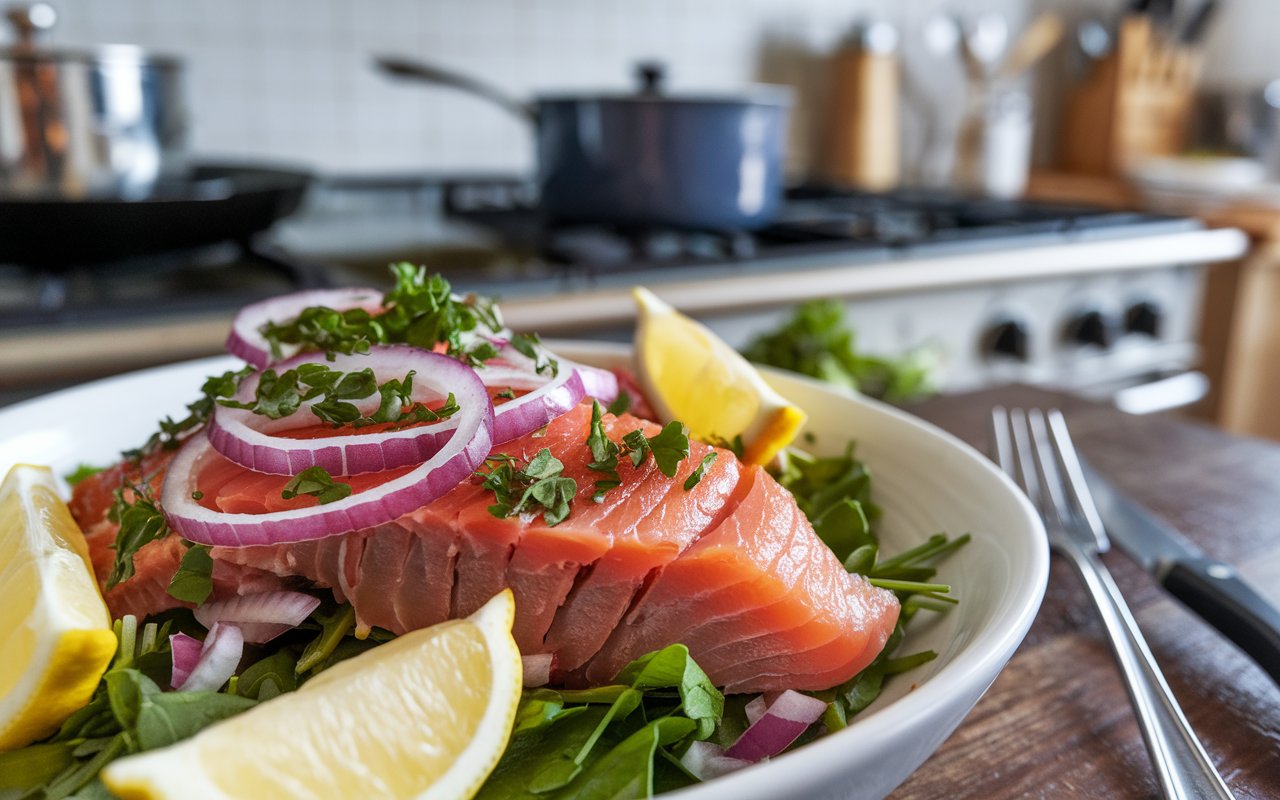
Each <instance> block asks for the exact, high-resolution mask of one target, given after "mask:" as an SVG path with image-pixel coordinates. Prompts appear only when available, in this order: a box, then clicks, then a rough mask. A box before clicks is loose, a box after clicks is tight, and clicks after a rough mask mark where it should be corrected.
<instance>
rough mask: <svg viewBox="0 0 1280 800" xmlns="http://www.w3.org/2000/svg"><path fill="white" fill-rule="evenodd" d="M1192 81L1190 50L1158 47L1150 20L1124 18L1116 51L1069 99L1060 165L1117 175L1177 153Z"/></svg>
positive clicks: (1196, 67)
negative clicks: (1150, 159)
mask: <svg viewBox="0 0 1280 800" xmlns="http://www.w3.org/2000/svg"><path fill="white" fill-rule="evenodd" d="M1199 76H1200V54H1199V53H1198V52H1197V51H1195V50H1194V49H1191V48H1188V47H1186V46H1182V45H1178V44H1173V43H1167V42H1162V41H1160V39H1159V38H1158V37H1157V36H1156V33H1155V31H1153V30H1152V28H1151V19H1150V18H1149V17H1146V16H1141V15H1135V16H1131V17H1128V18H1127V19H1125V20H1124V21H1123V22H1121V25H1120V31H1119V35H1118V42H1117V46H1116V48H1115V50H1114V51H1113V52H1112V53H1111V54H1110V55H1108V56H1107V57H1105V58H1104V59H1102V60H1101V61H1099V62H1098V63H1097V64H1095V65H1094V68H1093V71H1092V72H1091V73H1090V75H1089V76H1088V77H1087V78H1086V79H1085V80H1084V81H1083V82H1082V83H1081V84H1080V85H1079V86H1077V87H1075V88H1074V89H1073V90H1072V91H1071V94H1070V96H1069V97H1068V100H1067V108H1066V113H1065V115H1064V117H1063V126H1062V140H1061V141H1060V142H1059V157H1060V160H1061V166H1062V167H1063V168H1064V169H1066V170H1068V171H1070V172H1083V173H1091V174H1102V175H1116V176H1123V175H1124V174H1125V173H1126V171H1127V169H1128V167H1130V166H1131V165H1132V164H1134V163H1135V162H1137V161H1140V160H1142V159H1143V158H1145V157H1148V156H1168V155H1175V154H1177V153H1179V152H1181V151H1182V149H1183V147H1184V145H1185V142H1186V133H1187V125H1188V122H1189V118H1190V113H1191V106H1192V100H1193V99H1194V94H1195V87H1196V83H1197V81H1198V80H1199Z"/></svg>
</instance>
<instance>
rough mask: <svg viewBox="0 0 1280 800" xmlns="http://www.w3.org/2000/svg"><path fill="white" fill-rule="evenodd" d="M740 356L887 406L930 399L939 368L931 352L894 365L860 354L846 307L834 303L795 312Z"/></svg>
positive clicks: (912, 354) (914, 353) (810, 305)
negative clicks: (831, 384)
mask: <svg viewBox="0 0 1280 800" xmlns="http://www.w3.org/2000/svg"><path fill="white" fill-rule="evenodd" d="M743 355H745V356H746V357H747V359H748V360H750V361H754V362H756V363H757V364H767V365H769V366H772V367H780V368H782V369H787V370H791V371H792V372H799V373H802V374H804V375H809V376H812V377H814V378H820V379H822V380H825V381H828V382H830V383H834V384H836V385H838V386H843V387H845V388H847V389H853V390H855V391H860V392H862V393H863V394H866V395H869V396H871V397H878V398H882V399H884V400H887V401H889V402H891V403H902V402H907V401H910V400H915V399H918V398H921V397H925V396H928V395H929V394H931V393H932V392H933V388H932V385H931V376H932V373H933V372H934V370H935V368H936V362H937V355H936V353H935V352H934V351H933V350H932V349H930V348H919V349H916V350H914V351H912V352H910V353H907V354H906V355H905V356H903V357H901V358H897V359H893V358H882V357H878V356H871V355H867V354H865V353H861V352H859V351H858V349H857V346H856V339H855V336H854V332H853V330H852V329H850V328H849V326H848V325H847V323H846V322H845V311H844V305H843V304H841V303H839V302H837V301H835V300H813V301H810V302H808V303H803V304H801V305H799V306H797V307H796V308H795V311H794V312H793V313H792V315H791V318H790V319H789V320H787V321H786V322H785V323H783V324H782V326H781V327H779V328H778V329H777V330H775V331H772V332H770V333H766V334H763V335H761V336H759V337H757V338H756V339H755V340H754V341H752V342H751V343H750V344H749V345H748V346H747V348H746V349H745V350H743Z"/></svg>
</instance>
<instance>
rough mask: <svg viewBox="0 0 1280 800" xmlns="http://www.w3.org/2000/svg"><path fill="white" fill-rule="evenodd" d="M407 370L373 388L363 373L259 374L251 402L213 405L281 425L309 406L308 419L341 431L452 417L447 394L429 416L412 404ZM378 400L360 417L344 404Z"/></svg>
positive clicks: (454, 407)
mask: <svg viewBox="0 0 1280 800" xmlns="http://www.w3.org/2000/svg"><path fill="white" fill-rule="evenodd" d="M415 374H416V373H415V372H414V371H413V370H410V371H409V372H408V373H406V374H405V376H404V379H403V380H397V379H395V378H392V379H390V380H388V381H386V382H385V383H382V384H379V383H378V379H377V377H376V376H374V374H373V370H372V369H370V368H367V367H366V368H365V369H362V370H359V371H356V372H341V371H339V370H335V369H330V368H329V367H326V366H325V365H324V364H299V365H298V366H297V367H295V368H293V369H289V370H285V371H284V372H282V373H277V372H276V371H275V370H271V369H268V370H266V371H264V372H263V373H262V377H261V378H260V380H259V381H258V385H257V387H256V389H255V390H254V398H253V401H252V402H242V401H238V400H219V401H218V403H219V405H223V406H226V407H228V408H243V409H247V410H249V411H252V412H253V413H255V414H259V415H261V416H265V417H269V418H270V419H283V418H284V417H287V416H290V415H292V414H294V413H296V412H297V411H298V409H299V408H301V407H302V404H303V403H305V402H309V401H312V400H317V398H319V399H318V400H317V402H314V403H312V404H311V405H310V409H311V413H312V414H314V415H315V416H316V417H318V418H319V419H320V420H321V421H322V422H325V423H328V424H330V425H332V426H334V427H335V428H336V427H341V426H343V425H351V426H353V427H357V428H359V427H364V426H366V425H375V424H378V423H395V424H404V425H412V424H414V423H417V422H436V421H438V420H441V419H445V418H447V417H451V416H453V415H454V414H456V413H457V412H458V403H457V400H455V398H454V396H453V394H452V393H450V394H449V396H448V398H447V399H446V400H445V403H444V405H443V406H442V407H441V408H438V409H435V410H432V409H429V408H427V407H426V406H424V405H421V404H419V403H414V401H413V376H414V375H415ZM374 395H379V396H380V402H379V404H378V408H377V410H376V411H374V412H373V413H372V414H370V415H368V416H366V415H364V414H363V413H361V411H360V408H359V406H357V405H355V404H354V403H351V402H348V401H350V400H363V399H365V398H369V397H373V396H374Z"/></svg>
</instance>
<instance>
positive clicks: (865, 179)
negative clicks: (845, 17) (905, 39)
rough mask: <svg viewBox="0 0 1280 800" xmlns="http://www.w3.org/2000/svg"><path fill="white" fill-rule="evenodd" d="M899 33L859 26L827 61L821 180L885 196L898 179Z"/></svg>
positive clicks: (883, 26) (881, 27) (878, 24)
mask: <svg viewBox="0 0 1280 800" xmlns="http://www.w3.org/2000/svg"><path fill="white" fill-rule="evenodd" d="M897 50H898V32H897V31H896V30H895V29H894V28H893V26H892V25H890V24H888V23H887V22H872V23H868V24H863V25H859V26H858V28H857V29H856V30H855V31H854V33H853V35H852V36H850V37H849V39H848V40H847V41H846V42H845V44H844V45H842V46H841V47H840V49H839V50H838V51H837V52H836V53H835V55H834V56H832V59H831V106H830V116H829V122H828V126H827V137H826V158H825V159H824V160H823V172H824V175H825V177H826V178H827V179H828V180H830V181H832V182H834V183H838V184H842V185H848V186H857V187H859V188H862V189H870V190H877V191H878V190H885V189H892V188H893V187H895V186H897V185H898V181H899V178H900V164H899V160H900V155H899V148H900V141H901V139H900V136H901V122H900V119H899V118H900V109H899V81H900V76H899V65H898V55H897Z"/></svg>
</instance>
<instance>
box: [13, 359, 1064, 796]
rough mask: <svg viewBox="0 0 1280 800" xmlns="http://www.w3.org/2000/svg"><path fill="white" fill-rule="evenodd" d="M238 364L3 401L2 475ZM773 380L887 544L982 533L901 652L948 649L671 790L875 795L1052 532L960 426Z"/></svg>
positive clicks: (1020, 603)
mask: <svg viewBox="0 0 1280 800" xmlns="http://www.w3.org/2000/svg"><path fill="white" fill-rule="evenodd" d="M557 350H558V351H559V352H561V353H563V354H564V355H565V356H567V357H570V358H578V359H579V360H582V361H588V362H592V363H597V364H601V365H608V364H611V363H619V362H625V360H626V358H627V355H626V353H627V351H626V350H625V349H624V348H621V347H618V346H615V345H595V344H586V343H579V342H575V343H569V344H564V345H560V346H557ZM239 365H240V362H238V361H237V360H235V359H233V358H230V357H219V358H211V359H202V360H199V361H191V362H186V363H182V364H175V365H172V366H166V367H158V368H155V369H149V370H145V371H142V372H135V373H131V374H128V375H122V376H119V377H115V378H108V379H105V380H100V381H96V382H94V383H89V384H85V385H84V386H80V387H77V388H73V389H68V390H65V391H62V392H57V393H55V394H51V395H47V396H45V397H43V398H38V399H35V400H30V401H27V402H25V403H21V404H18V405H15V406H12V407H10V408H8V409H4V410H0V474H3V472H4V471H7V470H8V468H9V466H10V465H11V464H13V463H16V462H20V461H23V462H29V463H38V464H48V465H50V466H52V467H53V469H54V471H55V472H56V473H58V474H59V475H61V474H64V473H66V472H68V471H70V470H71V469H73V468H75V466H76V465H77V464H80V463H89V464H105V463H109V462H111V461H113V460H115V459H116V458H117V456H118V454H119V451H120V450H121V449H124V448H128V447H134V446H137V445H138V444H140V443H141V442H142V441H143V440H144V439H145V438H146V437H147V436H148V435H150V433H151V432H152V431H154V430H155V427H156V421H157V420H158V419H159V418H160V417H161V416H163V415H165V414H169V415H172V416H174V417H175V418H177V417H179V416H181V415H183V414H185V411H184V406H185V404H186V403H188V402H190V401H191V400H193V399H195V396H196V394H197V392H198V389H199V386H200V384H201V383H202V382H203V380H204V378H205V376H207V375H211V374H215V373H221V372H222V371H224V370H227V369H232V368H236V367H238V366H239ZM768 379H769V382H770V383H772V384H773V385H774V386H775V387H776V388H777V389H778V390H779V391H781V392H782V393H783V394H784V395H786V396H787V397H789V398H790V399H792V400H793V401H794V402H796V403H798V404H799V405H800V406H802V407H803V408H804V409H805V410H806V411H808V413H809V425H808V430H809V431H810V432H812V433H813V434H814V435H815V436H816V437H817V445H816V446H815V449H816V450H817V451H819V452H828V453H837V452H840V451H842V450H843V448H844V446H845V443H846V442H847V441H848V440H849V439H851V438H852V439H855V440H857V442H858V455H859V456H860V457H862V458H863V459H865V460H866V462H867V464H868V465H869V467H870V469H871V471H872V475H873V483H872V491H873V493H874V496H875V499H876V502H877V503H879V504H880V505H881V506H882V507H883V508H884V517H883V519H882V521H881V523H880V526H879V532H880V536H881V539H882V545H883V547H884V550H885V551H886V552H888V553H893V552H897V551H899V550H902V549H905V548H907V547H910V546H912V545H914V544H917V543H919V542H921V541H922V540H924V539H925V538H926V537H928V536H929V535H931V534H933V533H937V532H939V531H946V532H948V533H951V534H960V533H966V532H967V533H970V534H971V535H972V536H973V541H972V542H971V543H970V544H969V545H968V546H967V547H965V548H963V549H962V550H961V551H960V552H959V553H957V554H956V555H954V556H953V557H952V558H951V559H949V560H948V561H946V562H945V563H944V564H943V566H942V568H941V569H940V571H939V580H941V581H944V582H946V583H950V584H952V585H953V586H954V590H955V591H956V592H957V594H958V596H959V597H960V604H959V605H958V606H957V607H955V608H954V609H952V610H951V611H950V612H948V613H946V614H944V615H931V614H930V613H929V612H921V613H920V614H919V615H918V616H917V618H916V620H915V621H914V622H913V624H912V626H911V628H910V630H909V633H908V636H907V640H906V642H905V644H904V645H903V648H904V649H903V650H902V651H901V652H904V653H905V652H914V651H916V650H919V649H924V648H932V649H934V650H936V651H938V654H939V656H938V658H937V659H936V660H934V661H932V662H930V663H929V664H927V665H925V666H923V667H921V668H919V669H917V670H915V671H913V672H911V673H908V674H907V675H905V676H902V677H899V678H897V679H894V680H892V681H890V682H889V683H888V685H887V686H886V688H885V691H884V693H883V694H882V695H881V697H880V699H878V700H877V701H876V703H875V704H874V705H873V706H872V707H871V708H869V709H867V710H866V711H864V712H863V713H862V714H861V715H859V716H858V717H857V718H856V719H855V720H854V723H853V724H852V725H851V726H850V727H849V728H848V729H846V730H844V731H841V732H839V733H837V734H835V735H832V736H828V737H825V738H823V739H820V740H818V741H816V742H814V743H812V744H810V745H808V746H806V747H803V748H799V749H797V750H796V751H795V752H792V753H789V754H787V755H785V756H783V757H781V758H778V759H775V760H774V761H772V762H771V763H767V764H762V765H758V766H755V767H751V768H749V769H746V770H743V771H741V772H739V773H736V774H733V775H729V776H727V777H724V778H719V779H717V780H714V781H711V782H709V783H706V784H703V785H700V786H697V787H694V788H691V789H686V790H684V791H681V792H676V793H674V794H672V795H667V796H670V797H673V798H682V800H747V799H748V798H784V797H785V798H792V797H795V798H798V797H804V798H828V797H829V798H832V799H833V800H834V799H835V798H841V799H842V800H843V799H845V798H881V797H883V796H885V795H886V794H888V793H889V792H890V791H892V790H893V789H894V787H896V786H898V784H900V783H901V782H902V781H903V780H905V779H906V778H907V776H908V775H910V774H911V773H912V772H913V771H915V769H916V768H917V767H919V766H920V764H922V763H923V762H924V761H925V759H927V758H928V757H929V756H930V754H932V753H933V752H934V750H936V749H937V748H938V746H939V745H940V744H942V742H943V740H944V739H946V737H947V736H949V735H950V734H951V732H952V731H953V730H955V728H956V726H957V725H959V724H960V721H961V720H962V719H963V718H964V716H965V715H966V714H967V713H968V712H969V710H970V709H971V708H973V705H974V704H975V703H976V702H977V701H978V698H979V697H981V696H982V693H983V692H985V691H986V689H987V687H988V686H990V685H991V682H992V681H994V680H995V678H996V675H997V674H999V672H1000V670H1001V669H1002V668H1003V667H1004V665H1005V663H1006V662H1007V661H1008V660H1009V658H1010V656H1012V655H1013V652H1014V650H1015V649H1016V648H1017V646H1018V644H1019V643H1020V642H1021V641H1022V637H1023V636H1024V635H1025V634H1026V632H1027V628H1028V627H1030V625H1031V621H1032V619H1033V618H1034V616H1035V614H1036V611H1037V609H1038V608H1039V607H1040V600H1041V598H1042V596H1043V594H1044V588H1045V581H1046V579H1047V577H1048V550H1047V547H1046V543H1045V535H1044V530H1043V528H1042V527H1041V524H1040V521H1039V518H1038V517H1037V516H1036V514H1035V511H1034V510H1033V509H1032V507H1031V506H1030V504H1029V503H1028V502H1027V500H1026V498H1025V497H1023V496H1022V494H1021V493H1020V492H1018V490H1017V489H1016V488H1015V487H1014V486H1013V484H1012V483H1010V482H1009V480H1008V479H1006V478H1005V476H1004V475H1002V474H1001V473H1000V472H999V471H998V470H997V469H995V468H994V467H993V466H992V465H991V464H990V462H988V461H987V460H986V459H985V458H983V457H982V456H981V455H980V454H978V453H977V452H975V451H974V450H973V449H972V448H970V447H968V446H967V445H965V444H964V443H962V442H960V441H959V440H958V439H956V438H954V437H952V436H951V435H949V434H947V433H945V432H943V431H941V430H938V429H937V428H935V427H933V426H931V425H929V424H927V423H924V422H922V421H920V420H919V419H916V418H915V417H912V416H910V415H908V414H905V413H903V412H901V411H898V410H896V409H893V408H891V407H889V406H886V405H883V404H881V403H877V402H873V401H870V400H866V399H863V398H860V397H855V396H853V395H850V394H845V393H841V392H838V391H835V390H833V389H831V388H829V387H827V386H825V385H822V384H819V383H818V382H816V381H811V380H809V379H807V378H802V377H797V376H793V375H787V374H783V373H770V374H769V375H768Z"/></svg>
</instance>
